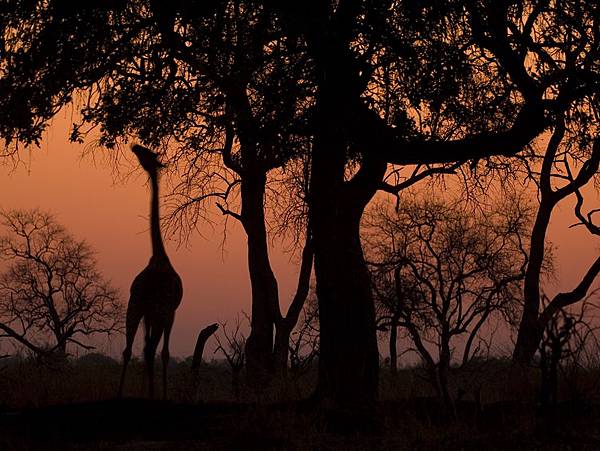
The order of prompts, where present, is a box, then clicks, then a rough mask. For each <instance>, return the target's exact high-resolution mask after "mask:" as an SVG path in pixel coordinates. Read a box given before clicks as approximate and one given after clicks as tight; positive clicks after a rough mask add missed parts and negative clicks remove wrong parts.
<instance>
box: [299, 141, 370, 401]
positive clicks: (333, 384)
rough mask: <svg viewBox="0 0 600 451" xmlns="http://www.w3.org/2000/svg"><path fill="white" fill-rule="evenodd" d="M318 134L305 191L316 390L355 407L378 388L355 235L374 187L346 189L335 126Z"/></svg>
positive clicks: (365, 275) (366, 282) (365, 281)
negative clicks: (316, 323) (316, 333)
mask: <svg viewBox="0 0 600 451" xmlns="http://www.w3.org/2000/svg"><path fill="white" fill-rule="evenodd" d="M323 138H329V139H323ZM321 139H323V141H322V142H320V143H319V141H317V144H316V145H315V148H314V149H315V153H314V157H313V168H312V169H313V170H312V177H311V193H310V194H311V195H310V199H311V200H310V202H311V204H310V207H311V209H310V214H311V218H310V219H311V224H312V231H313V245H314V251H315V275H316V280H317V297H318V301H319V319H320V348H319V349H320V354H319V383H318V388H317V395H318V396H319V397H320V398H321V400H322V401H323V402H324V404H325V406H331V407H333V408H336V409H350V410H352V411H356V410H357V409H359V410H360V409H365V408H366V409H369V408H370V407H372V406H373V404H374V402H375V400H376V399H377V389H378V370H379V355H378V350H377V337H376V330H375V309H374V304H373V299H372V293H371V286H370V277H369V272H368V269H367V266H366V263H365V259H364V256H363V253H362V248H361V243H360V236H359V226H360V219H361V215H362V212H363V209H364V206H365V205H366V203H367V202H368V200H369V199H370V198H371V197H372V194H373V193H374V191H373V192H372V193H371V192H369V193H367V194H366V195H365V197H364V198H363V199H361V198H355V197H354V196H352V195H349V193H348V192H347V188H348V187H347V186H344V165H345V153H344V152H343V150H342V151H340V149H339V147H338V148H337V149H336V148H335V146H336V145H339V142H336V140H335V130H328V131H327V133H326V134H325V136H323V135H322V136H321ZM319 145H321V146H322V147H320V148H319ZM336 150H337V152H336ZM363 194H364V193H363Z"/></svg>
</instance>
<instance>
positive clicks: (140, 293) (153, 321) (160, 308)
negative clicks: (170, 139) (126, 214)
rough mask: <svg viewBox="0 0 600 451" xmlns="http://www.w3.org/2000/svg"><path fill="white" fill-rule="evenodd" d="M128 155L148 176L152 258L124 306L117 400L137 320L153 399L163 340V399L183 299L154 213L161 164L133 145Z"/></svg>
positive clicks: (156, 214) (149, 152)
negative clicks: (156, 364) (142, 331)
mask: <svg viewBox="0 0 600 451" xmlns="http://www.w3.org/2000/svg"><path fill="white" fill-rule="evenodd" d="M131 150H132V152H133V153H134V154H135V155H136V156H137V158H138V160H139V162H140V165H141V166H142V168H143V169H144V170H145V171H146V172H147V173H148V178H149V179H150V187H151V201H150V236H151V239H152V257H150V261H149V262H148V265H147V266H146V267H145V268H144V269H143V270H142V272H140V273H139V274H138V275H137V276H136V278H135V279H134V280H133V283H132V284H131V290H130V297H129V304H128V305H127V317H126V322H125V327H126V346H125V350H124V351H123V369H122V373H121V381H120V383H119V394H118V395H119V397H121V396H122V395H123V385H124V382H125V373H126V371H127V364H128V363H129V360H130V359H131V348H132V346H133V341H134V339H135V334H136V332H137V329H138V326H139V324H140V321H141V320H142V319H143V320H144V329H145V337H144V362H145V366H146V371H147V376H148V395H149V396H150V398H153V397H154V359H155V355H156V349H157V347H158V343H159V341H160V338H161V336H163V335H164V338H163V348H162V355H161V356H162V368H163V398H165V399H166V397H167V365H168V363H169V336H170V334H171V328H172V327H173V321H174V319H175V310H176V309H177V307H178V306H179V304H180V302H181V297H182V296H183V286H182V283H181V278H180V277H179V275H178V274H177V272H176V271H175V269H174V268H173V266H172V265H171V262H170V261H169V257H168V256H167V252H166V250H165V246H164V243H163V240H162V236H161V232H160V218H159V213H158V201H159V194H158V175H159V172H160V170H161V169H162V168H163V167H164V165H163V164H162V163H161V162H160V161H159V159H158V156H157V154H156V153H154V152H152V151H151V150H149V149H147V148H145V147H143V146H140V145H137V144H136V145H133V146H132V147H131Z"/></svg>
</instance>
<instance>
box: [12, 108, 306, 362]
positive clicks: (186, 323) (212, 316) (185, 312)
mask: <svg viewBox="0 0 600 451" xmlns="http://www.w3.org/2000/svg"><path fill="white" fill-rule="evenodd" d="M67 124H68V121H67V120H66V118H60V117H59V118H57V119H55V120H54V121H53V124H52V126H51V127H50V128H49V129H48V132H47V133H46V135H45V137H44V140H43V142H42V144H41V148H39V149H38V148H32V149H31V150H30V151H26V152H21V155H20V157H21V162H20V163H18V164H17V166H16V167H15V166H14V165H13V164H12V163H6V164H4V165H0V193H2V194H1V196H0V208H2V209H12V208H24V209H30V208H40V209H43V210H47V211H50V212H52V213H53V214H54V215H55V217H56V218H57V220H58V222H59V223H61V224H62V225H63V226H65V227H66V228H67V230H68V231H69V232H70V233H71V234H72V235H73V236H74V237H76V238H77V239H84V240H85V241H87V242H88V244H90V246H91V247H92V249H94V250H95V251H96V253H97V255H96V256H97V260H98V268H99V269H100V271H101V272H102V273H103V275H104V276H105V278H106V279H108V280H110V281H111V282H112V284H113V286H114V287H116V288H118V289H119V292H120V296H121V298H122V300H123V303H124V304H126V303H127V300H128V296H129V287H130V285H131V282H132V281H133V279H134V278H135V276H136V275H137V274H138V273H139V272H140V271H141V270H142V269H143V268H144V267H145V266H146V264H147V263H148V260H149V258H150V255H151V246H150V235H149V223H148V217H149V209H150V191H149V186H148V185H147V178H146V174H145V173H143V172H142V170H141V169H139V168H137V166H134V165H133V164H131V165H129V166H128V165H127V164H125V165H124V167H123V168H122V170H120V172H121V173H120V174H115V172H114V171H113V168H112V167H111V165H109V164H106V162H105V161H103V160H105V159H103V158H92V156H89V155H88V156H85V157H83V158H82V154H83V153H85V151H86V150H89V145H88V146H87V147H86V145H85V144H84V145H80V144H72V143H69V142H68V139H67V136H68V133H67ZM103 151H106V150H103ZM133 161H134V160H133V159H132V160H131V162H132V163H133ZM163 191H164V190H163ZM163 194H164V192H163ZM214 209H215V213H217V208H216V206H215V207H214ZM228 224H229V225H228V230H227V240H226V242H225V244H224V245H223V228H222V227H221V226H220V225H219V224H217V225H216V226H209V225H208V224H206V225H204V226H202V227H201V229H202V230H201V233H202V235H203V237H200V236H197V235H195V236H193V237H192V239H191V240H190V241H189V243H187V244H186V245H179V243H178V242H177V241H174V240H170V239H168V237H164V238H165V244H166V247H167V252H168V253H169V257H170V259H171V262H172V264H173V266H174V267H175V269H176V271H177V272H178V273H179V275H180V276H181V278H182V281H183V286H184V296H183V301H182V304H181V305H180V307H179V309H178V310H177V314H176V319H175V325H174V329H173V332H172V333H171V354H172V355H174V356H179V357H184V356H188V355H191V354H192V353H193V349H194V345H195V342H196V337H197V335H198V332H199V331H200V330H201V329H202V328H204V327H205V326H207V325H209V324H212V323H214V322H220V321H230V322H234V321H235V318H236V315H237V314H238V313H240V312H241V311H242V310H243V311H245V312H248V313H249V312H250V284H249V277H248V270H247V265H246V241H245V236H244V234H243V231H242V230H241V227H240V226H239V225H238V224H237V223H236V221H232V220H230V221H229V222H228ZM293 261H295V260H293V257H292V256H290V255H289V254H285V253H283V252H281V251H278V250H277V249H274V252H273V261H272V263H273V267H274V270H275V272H276V274H277V275H278V281H279V286H280V293H281V294H280V296H281V300H282V304H284V303H285V302H289V301H290V300H291V297H292V293H293V290H294V287H295V283H296V282H295V277H296V275H295V271H296V268H295V265H294V264H293ZM140 330H141V327H140ZM103 342H104V340H102V346H100V347H99V349H98V350H100V351H103V352H109V353H111V354H113V355H116V354H118V353H120V351H121V349H120V348H121V346H122V340H121V339H116V340H114V342H112V343H103ZM141 349H142V336H141V334H140V333H138V337H137V339H136V346H135V348H134V352H137V353H139V352H141Z"/></svg>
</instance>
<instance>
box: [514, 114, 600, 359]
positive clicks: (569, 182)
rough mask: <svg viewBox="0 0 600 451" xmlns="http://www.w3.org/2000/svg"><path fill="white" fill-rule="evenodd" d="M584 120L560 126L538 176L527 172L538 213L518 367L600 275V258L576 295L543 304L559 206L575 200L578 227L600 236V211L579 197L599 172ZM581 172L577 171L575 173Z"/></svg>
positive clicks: (598, 148) (596, 147) (599, 154)
mask: <svg viewBox="0 0 600 451" xmlns="http://www.w3.org/2000/svg"><path fill="white" fill-rule="evenodd" d="M587 108H590V105H584V106H583V108H582V109H584V110H585V109H587ZM575 113H576V111H575ZM582 116H583V114H581V113H580V114H578V115H577V116H576V117H578V120H573V119H571V120H569V121H567V120H566V118H564V119H562V120H561V121H559V122H558V123H557V124H556V126H555V127H554V130H553V133H552V135H551V137H550V139H549V140H548V142H547V145H546V146H545V150H544V152H543V153H542V162H541V167H540V168H539V171H537V172H536V171H534V169H533V168H531V167H530V168H529V175H530V177H532V178H533V180H534V181H535V183H536V184H537V185H538V190H539V207H538V209H537V212H536V217H535V222H534V225H533V229H532V231H531V236H530V245H529V249H530V250H529V265H528V267H527V272H526V274H525V282H524V287H523V301H524V307H523V315H522V317H521V322H520V325H519V329H518V335H517V342H516V344H515V349H514V352H513V358H514V360H515V361H516V362H518V363H520V364H527V363H529V362H530V361H531V360H532V359H533V356H534V354H535V352H536V349H537V348H538V346H539V344H540V342H541V341H542V336H543V334H544V330H545V329H546V328H547V326H548V325H549V324H551V323H552V322H553V321H555V320H554V319H553V318H554V317H555V316H556V315H559V314H560V312H561V311H562V310H563V309H564V308H565V307H568V306H569V305H573V304H576V303H578V302H581V301H582V300H584V299H585V298H586V296H587V293H588V291H589V289H590V287H591V286H592V284H593V282H594V280H595V279H596V277H597V275H598V273H600V257H598V258H596V260H595V261H594V262H593V263H592V264H591V265H590V266H589V268H588V269H587V271H586V272H585V273H584V274H583V275H582V277H581V279H580V281H579V283H578V284H577V286H576V287H574V288H573V290H571V291H566V292H560V293H558V294H556V295H555V296H554V297H553V298H552V299H551V300H549V301H548V302H547V303H545V304H543V303H542V283H543V276H544V261H545V259H546V258H547V255H548V251H549V249H548V244H547V242H546V235H547V232H548V227H549V225H550V219H551V216H552V212H553V211H554V209H555V208H556V206H557V205H558V204H559V203H561V202H562V201H563V200H565V199H567V198H569V197H570V198H574V199H576V204H575V215H576V217H577V219H578V221H579V224H578V225H581V226H584V227H585V228H586V229H587V230H588V231H589V232H590V234H591V235H595V236H600V227H598V226H597V225H596V224H594V217H593V216H594V214H595V212H596V210H592V211H591V212H589V213H586V212H584V210H583V207H584V197H583V194H582V191H581V190H582V188H584V187H585V186H586V185H588V183H589V182H591V181H593V180H594V178H595V177H596V173H597V172H598V168H599V166H600V140H599V139H598V137H597V136H596V137H595V138H594V139H593V143H590V142H589V140H590V139H589V135H590V133H591V134H594V133H595V130H594V128H592V130H586V129H585V128H584V130H583V131H582V130H581V128H582V121H581V117H582ZM569 125H570V126H571V127H569ZM586 135H587V136H586ZM582 138H583V140H582ZM586 138H587V139H586ZM532 160H533V159H532ZM577 166H579V171H578V172H577V173H575V169H576V168H577Z"/></svg>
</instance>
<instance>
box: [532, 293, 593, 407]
mask: <svg viewBox="0 0 600 451" xmlns="http://www.w3.org/2000/svg"><path fill="white" fill-rule="evenodd" d="M594 294H595V293H594ZM589 300H590V297H586V298H585V299H584V300H583V301H582V302H581V303H580V304H579V311H576V312H574V311H569V310H567V309H566V308H565V307H562V308H561V309H560V310H559V311H558V313H557V314H555V315H554V316H553V317H552V318H551V319H550V320H549V321H548V323H547V324H546V325H545V328H544V335H543V337H542V339H541V341H540V343H539V346H538V353H539V361H538V366H539V368H540V371H541V384H540V401H541V403H542V405H544V407H555V406H556V404H557V402H558V382H559V369H563V370H564V369H565V367H568V366H569V365H570V366H571V367H572V368H574V369H577V368H578V366H579V365H583V364H584V362H582V361H581V360H583V359H581V357H582V355H583V354H584V353H585V352H587V351H588V349H587V348H588V346H589V345H590V343H591V342H593V344H595V345H596V346H597V344H598V343H597V338H596V335H595V334H596V327H593V326H592V325H591V322H592V321H591V318H590V317H589V312H588V310H589V307H590V306H593V305H592V304H590V303H589ZM548 302H549V299H548V298H547V297H546V296H544V295H542V303H543V304H542V305H547V304H548ZM595 350H596V349H595V348H594V349H593V351H595ZM564 372H565V373H566V371H564ZM569 382H570V383H574V382H575V381H574V380H571V381H569ZM572 389H573V390H574V391H575V390H576V387H575V386H573V387H572Z"/></svg>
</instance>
